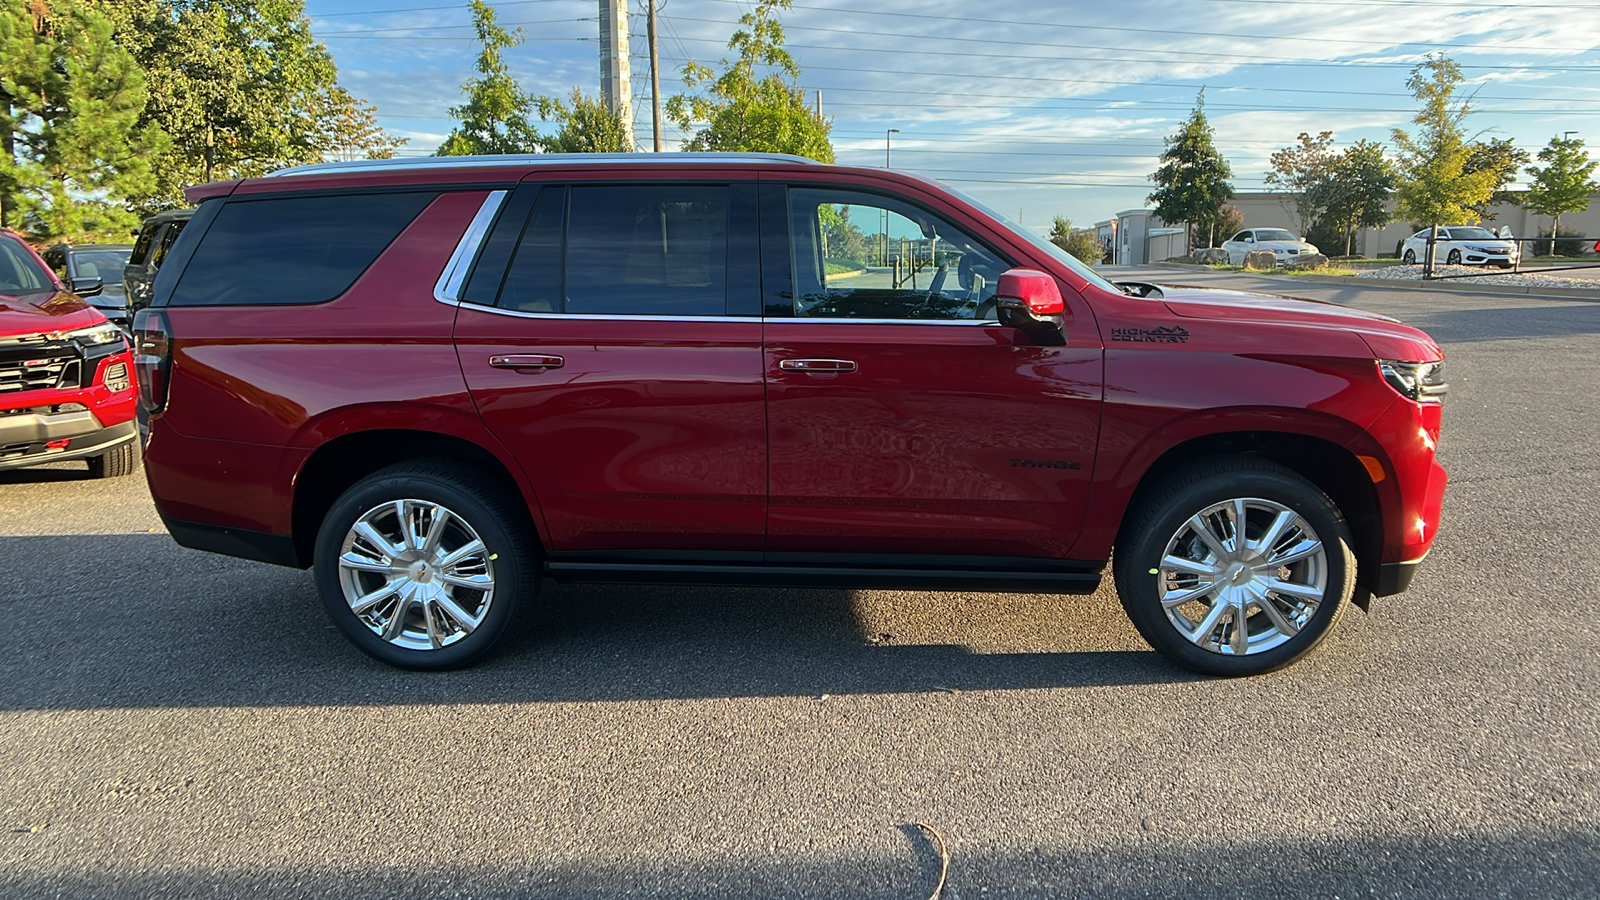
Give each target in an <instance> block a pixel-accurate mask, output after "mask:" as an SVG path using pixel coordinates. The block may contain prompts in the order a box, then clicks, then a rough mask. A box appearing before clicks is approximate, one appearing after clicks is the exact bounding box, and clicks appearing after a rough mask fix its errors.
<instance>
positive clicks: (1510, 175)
mask: <svg viewBox="0 0 1600 900" xmlns="http://www.w3.org/2000/svg"><path fill="white" fill-rule="evenodd" d="M1528 160H1529V156H1528V151H1526V150H1521V149H1518V147H1517V146H1516V145H1515V144H1513V143H1511V139H1510V138H1491V139H1489V140H1487V141H1476V142H1474V143H1473V144H1472V145H1471V147H1470V148H1469V149H1468V151H1467V161H1466V163H1465V164H1464V165H1463V166H1462V167H1461V171H1462V172H1464V173H1467V174H1471V173H1473V172H1493V173H1494V179H1495V180H1494V189H1493V191H1492V192H1491V193H1490V194H1489V199H1487V200H1485V201H1483V202H1482V203H1474V204H1472V211H1473V212H1475V213H1477V214H1478V218H1479V219H1489V220H1492V219H1494V213H1492V212H1490V211H1489V207H1490V206H1491V205H1493V204H1495V203H1510V204H1513V205H1515V204H1517V203H1519V202H1521V200H1522V197H1521V195H1520V194H1519V193H1517V192H1513V191H1508V190H1506V188H1507V187H1509V186H1510V185H1511V183H1512V182H1514V181H1516V180H1517V170H1518V169H1520V168H1522V167H1523V166H1525V165H1527V164H1528Z"/></svg>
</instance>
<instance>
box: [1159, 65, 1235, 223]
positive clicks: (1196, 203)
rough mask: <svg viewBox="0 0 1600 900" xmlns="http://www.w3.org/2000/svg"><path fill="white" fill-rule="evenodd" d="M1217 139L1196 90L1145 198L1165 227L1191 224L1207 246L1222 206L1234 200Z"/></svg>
mask: <svg viewBox="0 0 1600 900" xmlns="http://www.w3.org/2000/svg"><path fill="white" fill-rule="evenodd" d="M1215 137H1216V133H1215V132H1214V131H1213V130H1212V128H1211V123H1209V122H1207V121H1206V92H1205V88H1201V89H1200V95H1199V96H1198V97H1197V98H1195V103H1194V112H1192V113H1191V114H1190V115H1189V118H1188V120H1187V121H1185V122H1184V123H1183V125H1182V126H1181V127H1180V128H1179V129H1178V133H1177V134H1174V135H1173V136H1172V137H1169V138H1167V139H1166V145H1167V149H1166V150H1165V151H1164V152H1162V154H1161V166H1160V168H1158V169H1156V171H1155V172H1154V174H1152V175H1151V176H1150V180H1151V181H1154V182H1155V183H1156V189H1155V191H1154V192H1152V193H1151V194H1150V197H1149V198H1148V199H1149V200H1150V202H1151V203H1154V204H1155V213H1156V215H1157V216H1159V217H1160V218H1161V220H1162V221H1163V222H1168V223H1175V222H1190V223H1192V224H1193V225H1195V227H1196V234H1197V239H1198V234H1201V233H1203V234H1205V235H1206V246H1207V247H1212V246H1215V245H1216V228H1217V217H1218V215H1219V214H1220V213H1221V211H1222V205H1223V204H1224V203H1227V202H1228V201H1229V200H1231V199H1233V185H1232V184H1230V183H1229V182H1228V179H1229V178H1232V177H1233V169H1232V168H1230V167H1229V166H1228V161H1227V160H1225V159H1223V158H1222V154H1221V153H1218V152H1217V147H1216V141H1215Z"/></svg>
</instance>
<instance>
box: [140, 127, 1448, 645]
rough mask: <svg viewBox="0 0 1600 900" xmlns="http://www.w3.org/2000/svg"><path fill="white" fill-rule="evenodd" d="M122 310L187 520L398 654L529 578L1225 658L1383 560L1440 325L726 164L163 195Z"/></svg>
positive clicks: (445, 636) (847, 173)
mask: <svg viewBox="0 0 1600 900" xmlns="http://www.w3.org/2000/svg"><path fill="white" fill-rule="evenodd" d="M189 196H190V199H191V200H193V201H195V202H197V203H198V204H199V208H198V210H197V211H196V212H195V214H194V218H193V220H192V221H191V223H190V224H189V226H188V227H187V228H186V229H185V230H184V232H183V234H182V236H181V237H180V238H179V239H178V241H177V243H175V244H174V245H173V247H172V249H171V251H170V253H169V255H168V258H167V260H166V263H165V264H164V265H163V266H162V268H161V270H160V273H159V274H158V275H157V277H156V280H155V284H154V296H153V305H152V306H151V308H149V309H147V310H144V311H142V312H140V313H139V316H138V319H137V322H136V329H135V330H136V335H137V345H138V357H137V358H138V363H139V370H140V377H139V382H140V390H141V400H142V410H143V412H142V421H143V422H144V423H145V424H146V426H147V431H146V443H145V460H146V464H147V469H148V475H149V480H150V486H151V490H152V492H153V493H154V495H155V499H156V503H157V506H158V507H159V508H160V511H161V514H162V516H163V517H164V518H165V520H166V522H167V525H168V527H169V528H170V530H171V532H172V535H173V536H174V537H175V538H176V539H177V540H178V542H179V543H181V544H184V545H185V546H189V547H196V548H200V549H204V550H211V551H215V552H219V553H227V554H231V555H235V556H242V557H246V558H250V559H257V560H263V561H266V562H272V563H278V564H281V565H287V566H298V567H302V568H303V567H307V566H314V567H315V572H316V583H317V586H318V589H319V591H320V593H321V596H322V600H323V602H324V603H325V604H326V606H327V608H328V611H329V612H330V613H331V615H332V617H333V620H334V621H335V622H336V623H338V625H339V627H340V628H341V629H342V630H343V631H344V632H345V633H346V634H347V635H348V636H349V637H350V638H351V639H352V640H353V641H354V642H355V643H356V645H357V646H359V647H360V648H361V649H362V650H364V651H366V652H367V653H370V654H371V655H373V656H375V657H378V658H379V659H382V660H385V661H387V662H390V663H393V664H395V665H399V666H407V667H415V668H445V667H451V666H459V665H464V664H467V663H470V662H472V661H474V660H476V659H478V658H479V657H480V656H482V655H483V654H484V653H485V652H486V651H488V650H489V649H490V648H491V647H493V646H494V644H495V643H496V642H497V641H498V640H499V639H500V638H501V636H502V635H503V634H504V633H505V632H506V630H507V628H508V625H509V624H510V623H511V622H512V621H513V620H514V619H515V618H516V617H517V616H518V615H519V614H521V613H523V612H524V611H526V610H527V609H528V608H529V607H530V606H531V605H532V602H533V598H534V594H535V590H536V588H537V585H538V582H539V580H540V579H541V578H553V579H557V580H570V581H588V582H641V581H649V582H665V581H672V582H682V583H691V584H736V585H746V584H769V585H784V586H806V585H814V586H824V585H825V586H830V587H844V588H907V589H910V588H918V589H932V590H998V591H1033V592H1051V593H1074V592H1089V591H1093V590H1094V589H1095V588H1096V586H1097V585H1099V583H1100V580H1101V577H1102V575H1101V573H1102V571H1103V570H1104V568H1105V566H1106V561H1107V559H1108V558H1110V556H1111V551H1112V548H1113V547H1115V548H1116V558H1115V562H1114V563H1113V565H1112V568H1113V572H1114V575H1115V578H1116V586H1117V589H1118V593H1119V594H1120V595H1121V598H1122V602H1123V605H1124V606H1125V607H1126V609H1127V612H1128V614H1129V615H1130V616H1131V617H1132V619H1133V622H1134V623H1135V624H1136V625H1137V626H1138V628H1139V631H1140V633H1141V634H1143V635H1144V637H1145V638H1146V639H1147V640H1148V641H1149V642H1150V643H1151V644H1152V645H1153V646H1155V647H1156V648H1157V649H1159V650H1161V651H1162V652H1163V653H1165V654H1167V655H1169V656H1170V657H1172V658H1173V659H1175V660H1176V661H1178V662H1179V663H1181V664H1183V665H1185V666H1188V667H1191V668H1193V669H1197V670H1200V671H1204V672H1210V673H1217V674H1225V675H1239V674H1251V673H1257V672H1263V671H1268V670H1271V669H1275V668H1279V667H1281V666H1284V665H1287V664H1289V663H1290V662H1292V661H1294V660H1295V659H1297V658H1299V657H1300V656H1302V655H1304V654H1305V653H1306V652H1308V651H1309V650H1311V649H1312V647H1314V646H1315V645H1316V644H1317V643H1318V642H1319V641H1320V640H1321V639H1322V638H1323V636H1324V635H1325V634H1327V632H1328V630H1329V628H1330V627H1331V626H1332V625H1333V623H1334V621H1335V620H1337V619H1338V617H1339V615H1340V614H1341V613H1342V612H1343V611H1344V610H1345V609H1346V607H1348V606H1349V605H1350V604H1351V603H1355V604H1357V605H1362V606H1365V604H1366V603H1367V602H1368V601H1369V600H1370V598H1371V596H1373V595H1385V594H1394V593H1398V592H1400V591H1402V590H1404V589H1405V588H1406V586H1407V584H1408V583H1409V582H1410V580H1411V576H1412V574H1413V573H1414V572H1415V570H1416V568H1417V565H1418V563H1420V562H1421V560H1422V558H1423V556H1424V555H1425V554H1426V553H1427V552H1428V549H1429V546H1430V545H1431V544H1432V542H1433V538H1434V534H1435V531H1436V529H1437V527H1438V523H1439V510H1440V504H1441V501H1442V499H1443V494H1444V487H1445V473H1444V470H1443V469H1442V468H1440V466H1439V464H1438V463H1437V462H1436V461H1435V459H1434V448H1435V446H1436V445H1437V442H1438V439H1439V421H1440V403H1441V399H1442V395H1443V393H1444V390H1445V386H1444V382H1443V380H1442V375H1443V366H1442V362H1441V360H1442V354H1441V353H1440V350H1439V347H1438V346H1437V345H1436V344H1435V343H1434V342H1433V341H1432V340H1430V339H1429V338H1428V336H1427V335H1425V334H1423V333H1422V332H1420V331H1418V330H1416V329H1414V328H1409V327H1407V326H1405V325H1402V324H1400V323H1398V322H1396V321H1394V320H1392V319H1388V318H1384V317H1382V316H1378V315H1372V314H1369V313H1363V312H1358V311H1355V310H1350V309H1345V308H1342V307H1339V306H1334V305H1326V304H1317V303H1309V302H1302V301H1295V300H1283V299H1277V298H1272V297H1265V296H1257V295H1248V294H1238V293H1229V292H1221V291H1205V290H1187V289H1185V290H1175V289H1169V288H1157V287H1155V286H1152V285H1145V284H1122V285H1118V284H1112V283H1110V282H1108V281H1106V280H1105V279H1104V278H1102V277H1100V276H1099V275H1097V274H1096V273H1095V272H1094V271H1093V270H1091V269H1088V268H1086V267H1085V266H1084V265H1082V264H1081V263H1079V262H1077V261H1076V260H1074V259H1073V258H1072V257H1070V256H1068V255H1067V254H1065V253H1063V252H1062V251H1060V250H1059V249H1057V248H1056V247H1055V246H1053V245H1052V244H1050V243H1048V242H1046V241H1044V240H1042V239H1041V238H1039V237H1037V236H1035V235H1034V234H1033V233H1032V232H1030V231H1028V230H1026V229H1024V228H1022V227H1020V226H1018V225H1016V224H1015V223H1012V222H1008V221H1007V220H1006V219H1005V217H1004V216H1002V215H1000V214H999V213H996V212H994V211H993V210H989V209H986V208H984V207H983V206H982V205H980V204H978V203H976V202H974V201H972V200H970V199H967V198H965V197H962V196H961V195H959V194H957V193H955V192H953V191H951V190H950V189H948V188H946V187H944V186H942V185H939V184H936V183H934V182H930V181H926V180H923V179H920V178H915V177H910V176H906V175H900V174H895V173H892V172H886V171H883V170H877V169H857V168H847V167H839V166H828V165H819V164H815V163H811V162H808V161H806V160H802V159H798V158H791V157H782V156H762V155H721V154H705V155H697V154H673V155H668V156H619V157H585V156H544V157H482V158H443V159H432V160H407V161H382V162H358V163H334V164H326V165H315V166H309V167H301V168H298V169H290V170H285V171H283V172H280V173H276V174H275V175H273V176H268V177H265V178H258V179H251V180H247V181H237V182H227V183H220V184H209V185H204V186H201V187H198V188H194V189H192V190H191V191H190V192H189Z"/></svg>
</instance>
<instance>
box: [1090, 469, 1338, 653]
mask: <svg viewBox="0 0 1600 900" xmlns="http://www.w3.org/2000/svg"><path fill="white" fill-rule="evenodd" d="M1144 496H1145V497H1146V499H1145V501H1144V502H1143V504H1142V505H1141V506H1140V508H1139V509H1138V510H1137V511H1136V512H1135V513H1134V514H1133V518H1131V519H1130V520H1129V525H1128V527H1127V528H1126V529H1124V539H1123V540H1122V541H1121V542H1119V544H1118V547H1117V550H1116V559H1115V562H1114V574H1115V577H1116V583H1117V593H1118V594H1119V595H1120V596H1121V599H1122V605H1123V608H1124V609H1125V610H1127V613H1128V617H1129V618H1130V619H1132V620H1133V624H1134V626H1135V627H1136V628H1138V630H1139V633H1140V634H1141V635H1143V636H1144V639H1145V640H1147V641H1149V642H1150V645H1151V646H1153V647H1155V648H1156V649H1157V650H1159V651H1161V652H1162V653H1163V654H1165V655H1166V656H1168V657H1169V658H1171V659H1172V660H1174V661H1175V662H1177V663H1178V664H1180V665H1182V666H1185V667H1186V668H1189V669H1193V670H1195V671H1198V672H1204V673H1206V674H1211V675H1256V674H1260V673H1263V672H1271V671H1273V670H1275V669H1280V668H1283V667H1284V666H1287V665H1289V664H1290V663H1292V662H1294V661H1295V660H1298V659H1300V658H1301V657H1303V656H1305V655H1306V654H1307V653H1309V652H1311V650H1312V649H1313V648H1315V647H1316V645H1317V644H1318V643H1320V642H1321V641H1322V639H1323V638H1324V637H1325V636H1326V635H1327V633H1328V631H1329V629H1331V628H1332V627H1333V624H1334V622H1336V621H1337V620H1338V618H1339V616H1340V615H1341V614H1343V612H1344V609H1345V607H1346V606H1347V605H1349V601H1350V596H1351V594H1352V592H1353V590H1354V587H1355V574H1356V565H1355V557H1354V555H1353V554H1352V552H1351V550H1350V546H1351V543H1352V540H1351V537H1350V530H1349V527H1348V526H1347V525H1346V523H1345V521H1344V517H1343V516H1342V515H1341V514H1340V512H1339V510H1338V508H1337V507H1336V506H1334V504H1333V501H1331V500H1329V499H1328V497H1327V496H1326V495H1325V494H1323V493H1322V492H1321V491H1320V490H1318V489H1317V488H1316V487H1315V486H1314V485H1312V484H1311V483H1310V482H1307V481H1306V480H1305V479H1303V478H1301V477H1300V476H1299V475H1297V474H1295V473H1294V472H1293V471H1291V470H1289V469H1287V468H1284V467H1283V466H1280V465H1277V464H1276V463H1273V462H1270V461H1267V460H1262V459H1255V458H1232V459H1224V460H1214V461H1211V462H1207V463H1203V464H1200V465H1197V466H1194V467H1191V468H1189V469H1187V470H1185V471H1183V472H1180V473H1178V474H1177V475H1175V476H1173V477H1170V478H1168V479H1166V480H1165V481H1163V482H1162V483H1160V484H1158V485H1155V486H1153V488H1152V489H1151V490H1149V491H1146V492H1145V493H1144Z"/></svg>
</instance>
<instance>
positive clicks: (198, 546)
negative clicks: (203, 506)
mask: <svg viewBox="0 0 1600 900" xmlns="http://www.w3.org/2000/svg"><path fill="white" fill-rule="evenodd" d="M161 521H162V522H164V523H165V524H166V526H167V532H168V533H169V534H171V535H172V539H173V540H175V541H177V542H178V544H179V545H181V546H184V547H188V548H189V549H191V550H205V551H207V552H209V553H220V554H222V555H223V556H236V557H239V558H240V559H252V560H255V561H256V562H264V563H271V564H273V565H275V566H288V567H289V568H291V569H304V568H305V567H306V566H305V564H304V563H302V562H300V558H299V555H298V554H297V553H296V552H295V547H294V538H293V537H291V536H289V535H287V534H268V533H267V532H265V531H251V530H249V529H247V528H226V527H224V526H221V525H206V524H204V523H201V522H185V521H182V520H180V519H170V518H168V517H167V516H165V515H163V516H162V517H161Z"/></svg>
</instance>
